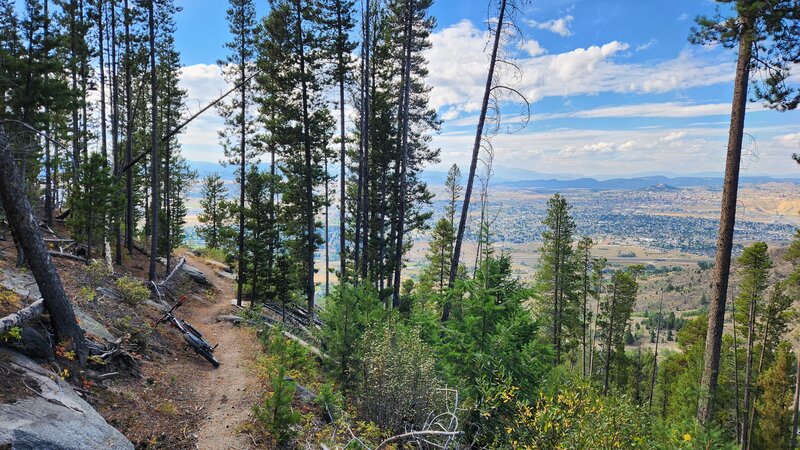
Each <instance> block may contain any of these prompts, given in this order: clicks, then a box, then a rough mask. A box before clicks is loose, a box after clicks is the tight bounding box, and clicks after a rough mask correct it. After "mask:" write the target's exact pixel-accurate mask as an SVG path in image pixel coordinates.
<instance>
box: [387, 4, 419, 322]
mask: <svg viewBox="0 0 800 450" xmlns="http://www.w3.org/2000/svg"><path fill="white" fill-rule="evenodd" d="M406 9H407V13H408V17H407V18H406V57H405V59H406V62H405V73H404V74H403V80H404V82H403V132H402V133H403V134H402V143H401V150H400V152H401V156H400V189H399V197H400V199H399V200H400V202H399V205H398V209H399V210H398V217H397V229H398V231H397V248H396V249H395V253H396V254H397V265H396V266H395V269H394V286H393V289H392V307H394V308H398V307H399V306H400V273H401V272H402V270H403V235H404V234H405V224H406V223H405V222H406V166H407V165H408V133H409V129H408V126H409V123H408V122H409V121H408V106H409V105H408V104H409V103H410V101H409V97H410V96H411V46H412V45H413V43H414V35H413V31H414V28H413V23H414V0H408V1H407V2H406Z"/></svg>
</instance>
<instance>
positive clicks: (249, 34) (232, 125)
mask: <svg viewBox="0 0 800 450" xmlns="http://www.w3.org/2000/svg"><path fill="white" fill-rule="evenodd" d="M227 19H228V27H229V30H230V33H231V35H232V37H233V39H232V40H231V41H230V42H228V43H226V44H225V47H226V48H227V49H228V50H230V52H231V53H229V54H228V56H227V57H226V58H225V60H223V61H219V62H218V64H219V65H220V66H222V68H223V73H224V75H225V79H226V80H227V81H228V82H230V83H233V84H235V85H237V86H239V90H238V91H239V92H238V95H236V96H234V97H232V98H231V101H230V103H228V104H220V107H219V108H218V109H219V111H220V113H221V114H222V116H223V117H224V118H225V125H226V128H225V129H224V130H222V131H221V132H220V138H221V140H222V146H223V148H224V150H225V157H226V158H228V161H227V162H228V163H230V164H236V167H237V172H236V173H237V178H238V180H239V208H238V216H239V230H238V232H239V237H238V256H237V257H238V260H239V264H238V275H239V276H238V277H237V279H238V280H237V286H236V304H237V305H240V306H241V304H242V286H243V284H244V283H245V278H246V276H245V271H244V262H243V260H244V251H245V249H244V234H245V229H244V228H245V223H244V222H245V204H244V202H245V182H246V175H247V167H246V165H247V163H248V162H249V161H251V160H252V159H253V158H254V157H255V156H256V155H257V154H258V145H257V144H256V142H255V123H254V121H253V119H254V115H253V112H252V106H253V89H254V88H253V85H252V83H251V82H250V79H251V77H252V76H251V74H250V72H249V69H250V68H251V67H252V65H253V63H254V61H255V50H256V49H255V47H256V42H255V32H256V7H255V2H254V1H253V0H230V7H229V8H228V11H227Z"/></svg>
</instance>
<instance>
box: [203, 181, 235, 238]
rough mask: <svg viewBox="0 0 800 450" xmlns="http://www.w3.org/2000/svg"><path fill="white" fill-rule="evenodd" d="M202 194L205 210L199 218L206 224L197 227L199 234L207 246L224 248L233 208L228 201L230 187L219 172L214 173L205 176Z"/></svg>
mask: <svg viewBox="0 0 800 450" xmlns="http://www.w3.org/2000/svg"><path fill="white" fill-rule="evenodd" d="M200 196H201V198H200V206H201V207H202V208H203V212H202V213H200V214H198V215H197V220H198V222H200V223H201V224H204V225H200V226H198V227H197V234H198V235H200V237H201V238H203V240H204V241H205V245H206V247H208V248H212V249H219V248H222V247H224V242H225V236H226V235H227V234H228V233H226V229H227V228H228V227H229V226H230V225H229V224H228V220H229V219H230V215H231V208H230V207H229V205H228V203H227V201H226V198H227V196H228V188H226V187H225V182H224V181H222V178H220V176H219V174H217V173H213V174H210V175H207V176H206V177H205V178H203V186H202V188H201V189H200Z"/></svg>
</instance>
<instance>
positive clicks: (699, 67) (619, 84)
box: [425, 20, 734, 116]
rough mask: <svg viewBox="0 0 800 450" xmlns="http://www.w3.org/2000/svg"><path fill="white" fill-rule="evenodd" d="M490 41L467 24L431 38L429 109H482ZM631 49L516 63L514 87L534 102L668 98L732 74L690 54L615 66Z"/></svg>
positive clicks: (614, 45) (611, 45) (615, 45)
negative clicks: (607, 95)
mask: <svg viewBox="0 0 800 450" xmlns="http://www.w3.org/2000/svg"><path fill="white" fill-rule="evenodd" d="M488 38H489V36H488V35H487V32H486V31H483V30H479V29H478V28H476V27H475V26H474V25H473V24H472V23H471V22H469V21H467V20H463V21H461V22H459V23H457V24H455V25H453V26H450V27H447V28H444V29H442V30H440V31H437V32H436V33H433V34H432V35H431V44H432V47H431V48H430V49H429V50H428V51H427V52H426V54H425V56H426V59H427V60H428V61H429V72H430V75H429V77H428V83H429V84H430V85H431V86H432V87H433V90H432V92H431V98H430V101H431V106H433V107H434V108H437V109H438V108H441V107H443V106H449V107H450V108H452V109H453V110H454V111H458V112H462V113H470V112H475V111H477V110H478V109H479V108H480V103H479V101H480V99H481V98H482V94H483V87H484V85H485V83H486V70H487V68H488V58H487V56H486V53H485V48H486V42H487V40H488ZM629 48H630V46H629V45H628V44H627V43H624V42H620V41H611V42H607V43H605V44H602V45H592V46H589V47H586V48H576V49H574V50H571V51H568V52H564V53H558V54H540V55H538V56H529V57H522V58H520V59H518V60H517V64H518V65H519V67H520V68H521V70H522V77H521V79H520V80H519V82H518V83H517V84H516V85H514V87H515V88H517V89H519V90H520V91H521V92H523V93H524V94H525V96H526V98H527V99H528V100H529V101H531V102H535V101H537V100H540V99H542V98H544V97H555V96H562V97H567V96H573V95H594V94H599V93H604V92H612V93H620V94H628V93H636V94H650V93H666V92H670V91H675V90H683V89H688V88H692V87H698V86H709V85H713V84H717V83H721V82H729V81H730V80H731V79H732V77H733V74H734V67H733V63H732V62H730V61H725V62H718V61H709V60H707V59H701V58H699V57H697V56H696V55H695V53H693V52H692V51H689V50H687V51H684V52H682V53H680V54H679V55H678V56H676V57H675V58H673V59H669V60H664V61H659V62H640V63H638V62H637V63H631V62H619V61H617V60H616V57H617V56H620V55H622V54H624V52H625V51H626V50H628V49H629ZM501 70H502V68H501ZM501 75H502V73H501ZM454 115H455V113H451V114H450V116H454Z"/></svg>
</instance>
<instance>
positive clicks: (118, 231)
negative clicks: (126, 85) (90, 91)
mask: <svg viewBox="0 0 800 450" xmlns="http://www.w3.org/2000/svg"><path fill="white" fill-rule="evenodd" d="M110 34H111V45H110V47H111V111H112V112H111V114H112V118H111V148H112V151H113V152H114V153H113V164H114V178H115V179H116V180H117V182H118V183H119V178H120V171H119V168H120V167H119V156H120V155H119V79H118V78H117V75H118V74H117V1H116V0H111V33H110ZM114 244H115V252H114V257H115V259H114V262H115V264H117V265H122V227H121V225H120V217H119V213H118V212H117V213H115V214H114Z"/></svg>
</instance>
